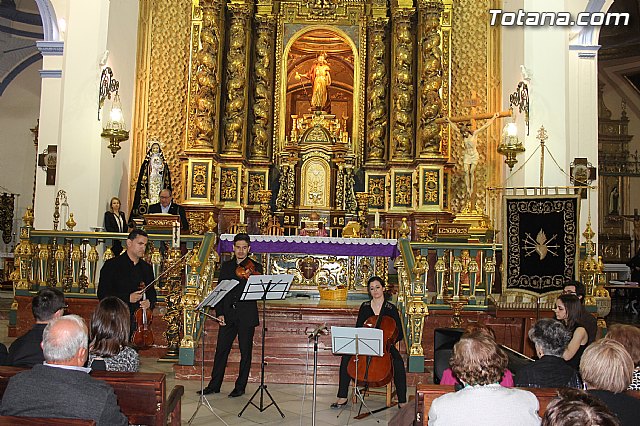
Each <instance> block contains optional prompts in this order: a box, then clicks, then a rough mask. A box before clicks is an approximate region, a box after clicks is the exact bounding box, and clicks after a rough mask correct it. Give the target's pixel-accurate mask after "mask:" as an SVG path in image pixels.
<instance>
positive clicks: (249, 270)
mask: <svg viewBox="0 0 640 426" xmlns="http://www.w3.org/2000/svg"><path fill="white" fill-rule="evenodd" d="M250 249H251V239H250V238H249V235H248V234H244V233H240V234H237V235H236V236H235V237H234V238H233V254H234V257H233V258H232V259H231V260H228V261H226V262H224V263H223V264H222V265H221V266H220V277H219V279H218V280H219V281H222V280H238V281H239V282H240V283H239V284H238V285H236V286H235V287H234V288H233V289H232V290H231V291H229V292H228V293H227V294H226V295H225V296H224V298H223V299H222V300H221V301H220V302H218V304H217V305H216V306H215V310H216V316H217V317H218V320H219V323H220V329H219V330H218V342H217V344H216V354H215V356H214V358H213V371H212V372H211V381H209V384H208V385H207V387H205V388H204V389H203V391H202V392H203V393H204V394H205V395H208V394H211V393H218V392H220V386H221V385H222V380H223V379H224V370H225V369H226V367H227V359H228V358H229V352H231V345H233V341H234V340H235V338H236V336H238V346H239V347H240V371H239V373H238V378H237V379H236V383H235V387H234V388H233V391H231V393H230V394H229V398H235V397H238V396H240V395H242V394H244V391H245V387H246V386H247V381H248V380H249V371H250V370H251V352H252V351H253V333H254V331H255V328H256V326H257V325H258V324H259V323H260V321H259V319H258V305H257V303H256V301H255V300H247V301H240V297H241V296H242V292H243V291H244V287H245V286H246V284H247V279H248V278H249V276H250V275H253V274H261V273H262V265H261V264H259V263H258V262H256V261H254V260H252V259H249V257H248V255H249V250H250ZM198 393H200V391H198Z"/></svg>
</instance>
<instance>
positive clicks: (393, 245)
mask: <svg viewBox="0 0 640 426" xmlns="http://www.w3.org/2000/svg"><path fill="white" fill-rule="evenodd" d="M234 236H235V235H233V234H223V235H221V236H220V243H219V244H218V253H224V252H232V251H233V237H234ZM251 252H253V253H305V254H329V255H334V256H376V257H391V258H396V257H397V256H398V255H399V254H400V251H399V250H398V241H397V240H393V239H383V238H331V237H302V236H288V237H284V236H271V235H251Z"/></svg>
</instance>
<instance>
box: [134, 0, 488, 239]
mask: <svg viewBox="0 0 640 426" xmlns="http://www.w3.org/2000/svg"><path fill="white" fill-rule="evenodd" d="M161 3H162V4H156V3H154V2H148V1H142V2H141V15H140V31H139V49H138V52H139V53H138V80H137V86H136V99H138V106H139V107H138V108H137V109H136V112H135V115H136V117H135V123H134V126H135V131H134V146H133V151H134V155H133V164H132V170H137V168H138V165H139V164H138V163H139V162H140V161H141V156H142V155H143V151H144V146H145V143H146V141H147V140H148V139H149V138H156V139H158V140H160V141H162V142H163V144H164V147H165V148H164V151H165V157H166V158H167V161H168V162H169V164H170V167H171V169H172V170H171V171H172V176H174V182H173V187H174V189H175V192H176V194H181V195H182V196H181V197H177V198H178V199H179V200H180V201H181V202H182V204H183V205H185V207H186V209H187V214H188V217H189V220H190V223H191V227H192V229H193V230H194V231H196V232H198V231H202V230H203V226H204V225H203V224H204V221H205V220H206V217H207V212H213V213H214V216H215V218H216V219H217V222H218V224H219V228H220V231H221V232H226V231H227V230H228V229H229V228H231V227H232V226H233V225H234V224H237V223H238V222H240V217H241V216H244V214H245V213H246V218H247V220H246V223H247V224H248V230H249V232H250V233H258V232H259V229H260V228H261V227H262V228H263V229H264V225H265V224H266V222H264V221H262V222H261V220H263V218H262V216H261V213H260V206H261V204H264V203H267V202H268V203H269V207H270V209H269V213H270V214H272V215H274V216H275V217H277V218H278V221H279V223H280V224H281V225H282V226H283V227H284V230H285V233H288V234H295V233H296V232H297V229H298V228H299V225H300V223H301V222H302V220H303V219H305V218H308V215H309V214H310V213H311V212H317V213H319V214H320V216H321V220H322V221H323V222H324V223H325V224H326V226H327V227H328V228H329V230H330V231H331V235H339V234H340V230H341V229H342V227H343V226H344V225H345V224H346V223H347V222H348V221H349V220H358V218H357V211H358V210H362V209H363V208H364V209H365V211H366V213H368V215H367V216H365V220H367V221H368V222H370V223H369V227H371V225H373V224H374V223H373V218H374V215H375V213H378V215H376V216H375V217H379V218H380V227H381V228H382V229H383V232H384V233H387V232H390V231H389V230H393V229H396V228H397V226H398V225H399V223H400V221H401V218H402V217H408V218H409V224H410V225H411V226H412V227H414V229H416V230H417V229H418V226H420V224H422V223H426V222H433V221H436V220H438V221H440V222H450V221H451V219H452V212H456V211H459V210H461V206H464V204H465V199H464V197H465V191H464V190H463V188H464V181H463V179H462V178H461V177H459V175H460V174H461V173H459V170H460V169H461V168H462V160H461V158H460V157H461V154H460V153H461V150H462V148H461V141H460V140H459V136H458V135H457V134H455V133H452V134H451V135H450V130H449V128H448V126H446V125H445V126H442V125H441V124H437V123H436V122H435V120H436V118H438V117H442V116H446V115H449V114H450V111H455V113H456V114H464V113H467V112H469V111H470V108H469V106H468V100H469V98H470V97H471V94H472V93H475V92H477V93H479V97H478V99H480V104H479V105H478V106H477V110H478V111H481V112H484V111H496V110H499V109H500V108H499V107H500V97H501V93H500V85H499V81H500V78H499V69H500V67H499V62H498V58H499V52H498V51H497V46H499V40H498V37H499V32H498V31H497V30H496V29H491V28H486V25H484V23H485V21H484V18H485V16H484V13H483V12H482V11H483V10H484V7H485V6H486V5H485V4H484V3H483V2H481V1H467V2H462V3H460V4H457V5H456V10H455V13H453V9H452V7H453V6H452V4H451V3H452V2H451V1H418V2H412V1H394V2H386V1H373V2H365V1H341V0H316V1H314V0H300V1H256V2H253V1H227V2H224V1H212V0H193V1H192V2H191V4H190V5H186V4H185V2H180V1H177V0H175V1H167V2H161ZM187 6H188V7H187ZM186 22H189V23H190V28H189V30H188V31H187V28H185V23H186ZM454 28H457V29H456V30H454ZM468 40H477V41H478V42H476V43H473V44H470V43H468ZM320 61H323V62H324V64H325V68H326V69H327V73H328V74H329V75H330V80H329V82H328V84H327V82H325V83H318V81H317V79H316V76H315V75H311V74H312V71H313V70H314V69H315V70H316V72H315V73H316V75H318V74H319V73H318V71H317V69H318V67H317V65H318V63H319V62H320ZM322 85H324V86H325V87H324V89H322V88H320V89H318V88H317V87H316V86H322ZM318 90H320V93H321V94H320V95H319V96H316V94H317V92H318ZM323 90H324V92H323ZM323 95H324V98H323ZM316 98H320V100H319V99H316ZM498 132H499V131H498V130H497V129H490V133H488V135H489V136H488V140H489V141H490V142H489V145H491V146H487V142H486V140H487V137H486V136H483V138H484V139H483V140H481V141H480V146H479V151H480V153H481V154H480V156H481V157H480V158H481V161H480V163H479V165H478V170H477V172H476V179H477V180H478V185H477V188H479V190H478V191H477V194H476V200H475V205H476V206H477V208H478V209H480V210H482V209H484V208H485V195H486V194H485V193H484V187H486V186H487V185H485V184H486V183H488V184H489V185H491V184H494V183H496V182H498V181H499V176H498V174H499V170H500V167H499V163H498V162H497V161H494V160H495V155H496V154H495V145H496V142H497V136H498ZM450 141H451V142H450ZM134 179H135V177H132V185H133V184H135V182H134ZM261 190H270V191H271V195H270V197H271V198H269V194H265V193H261V192H260V191H261ZM357 193H368V194H369V196H368V197H365V196H360V200H361V201H360V206H358V197H357V196H356V194H357ZM261 194H262V195H261Z"/></svg>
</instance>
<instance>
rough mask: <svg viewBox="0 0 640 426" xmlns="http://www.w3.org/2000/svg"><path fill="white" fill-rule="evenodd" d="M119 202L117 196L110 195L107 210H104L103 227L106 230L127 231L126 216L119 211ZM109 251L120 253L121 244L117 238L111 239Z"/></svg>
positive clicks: (115, 253)
mask: <svg viewBox="0 0 640 426" xmlns="http://www.w3.org/2000/svg"><path fill="white" fill-rule="evenodd" d="M120 207H121V203H120V199H119V198H118V197H112V198H111V201H109V210H108V211H106V212H104V229H105V231H107V232H120V233H123V232H127V231H128V230H129V228H128V226H127V218H126V217H125V215H124V212H123V211H120ZM111 251H112V252H113V254H114V255H116V256H117V255H119V254H120V253H122V244H121V243H120V241H119V240H113V244H112V246H111Z"/></svg>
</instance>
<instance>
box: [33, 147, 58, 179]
mask: <svg viewBox="0 0 640 426" xmlns="http://www.w3.org/2000/svg"><path fill="white" fill-rule="evenodd" d="M57 158H58V147H57V146H56V145H49V146H48V147H47V149H45V150H44V151H42V154H38V166H40V167H42V170H45V171H46V172H47V182H46V184H47V185H55V184H56V163H57Z"/></svg>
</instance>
